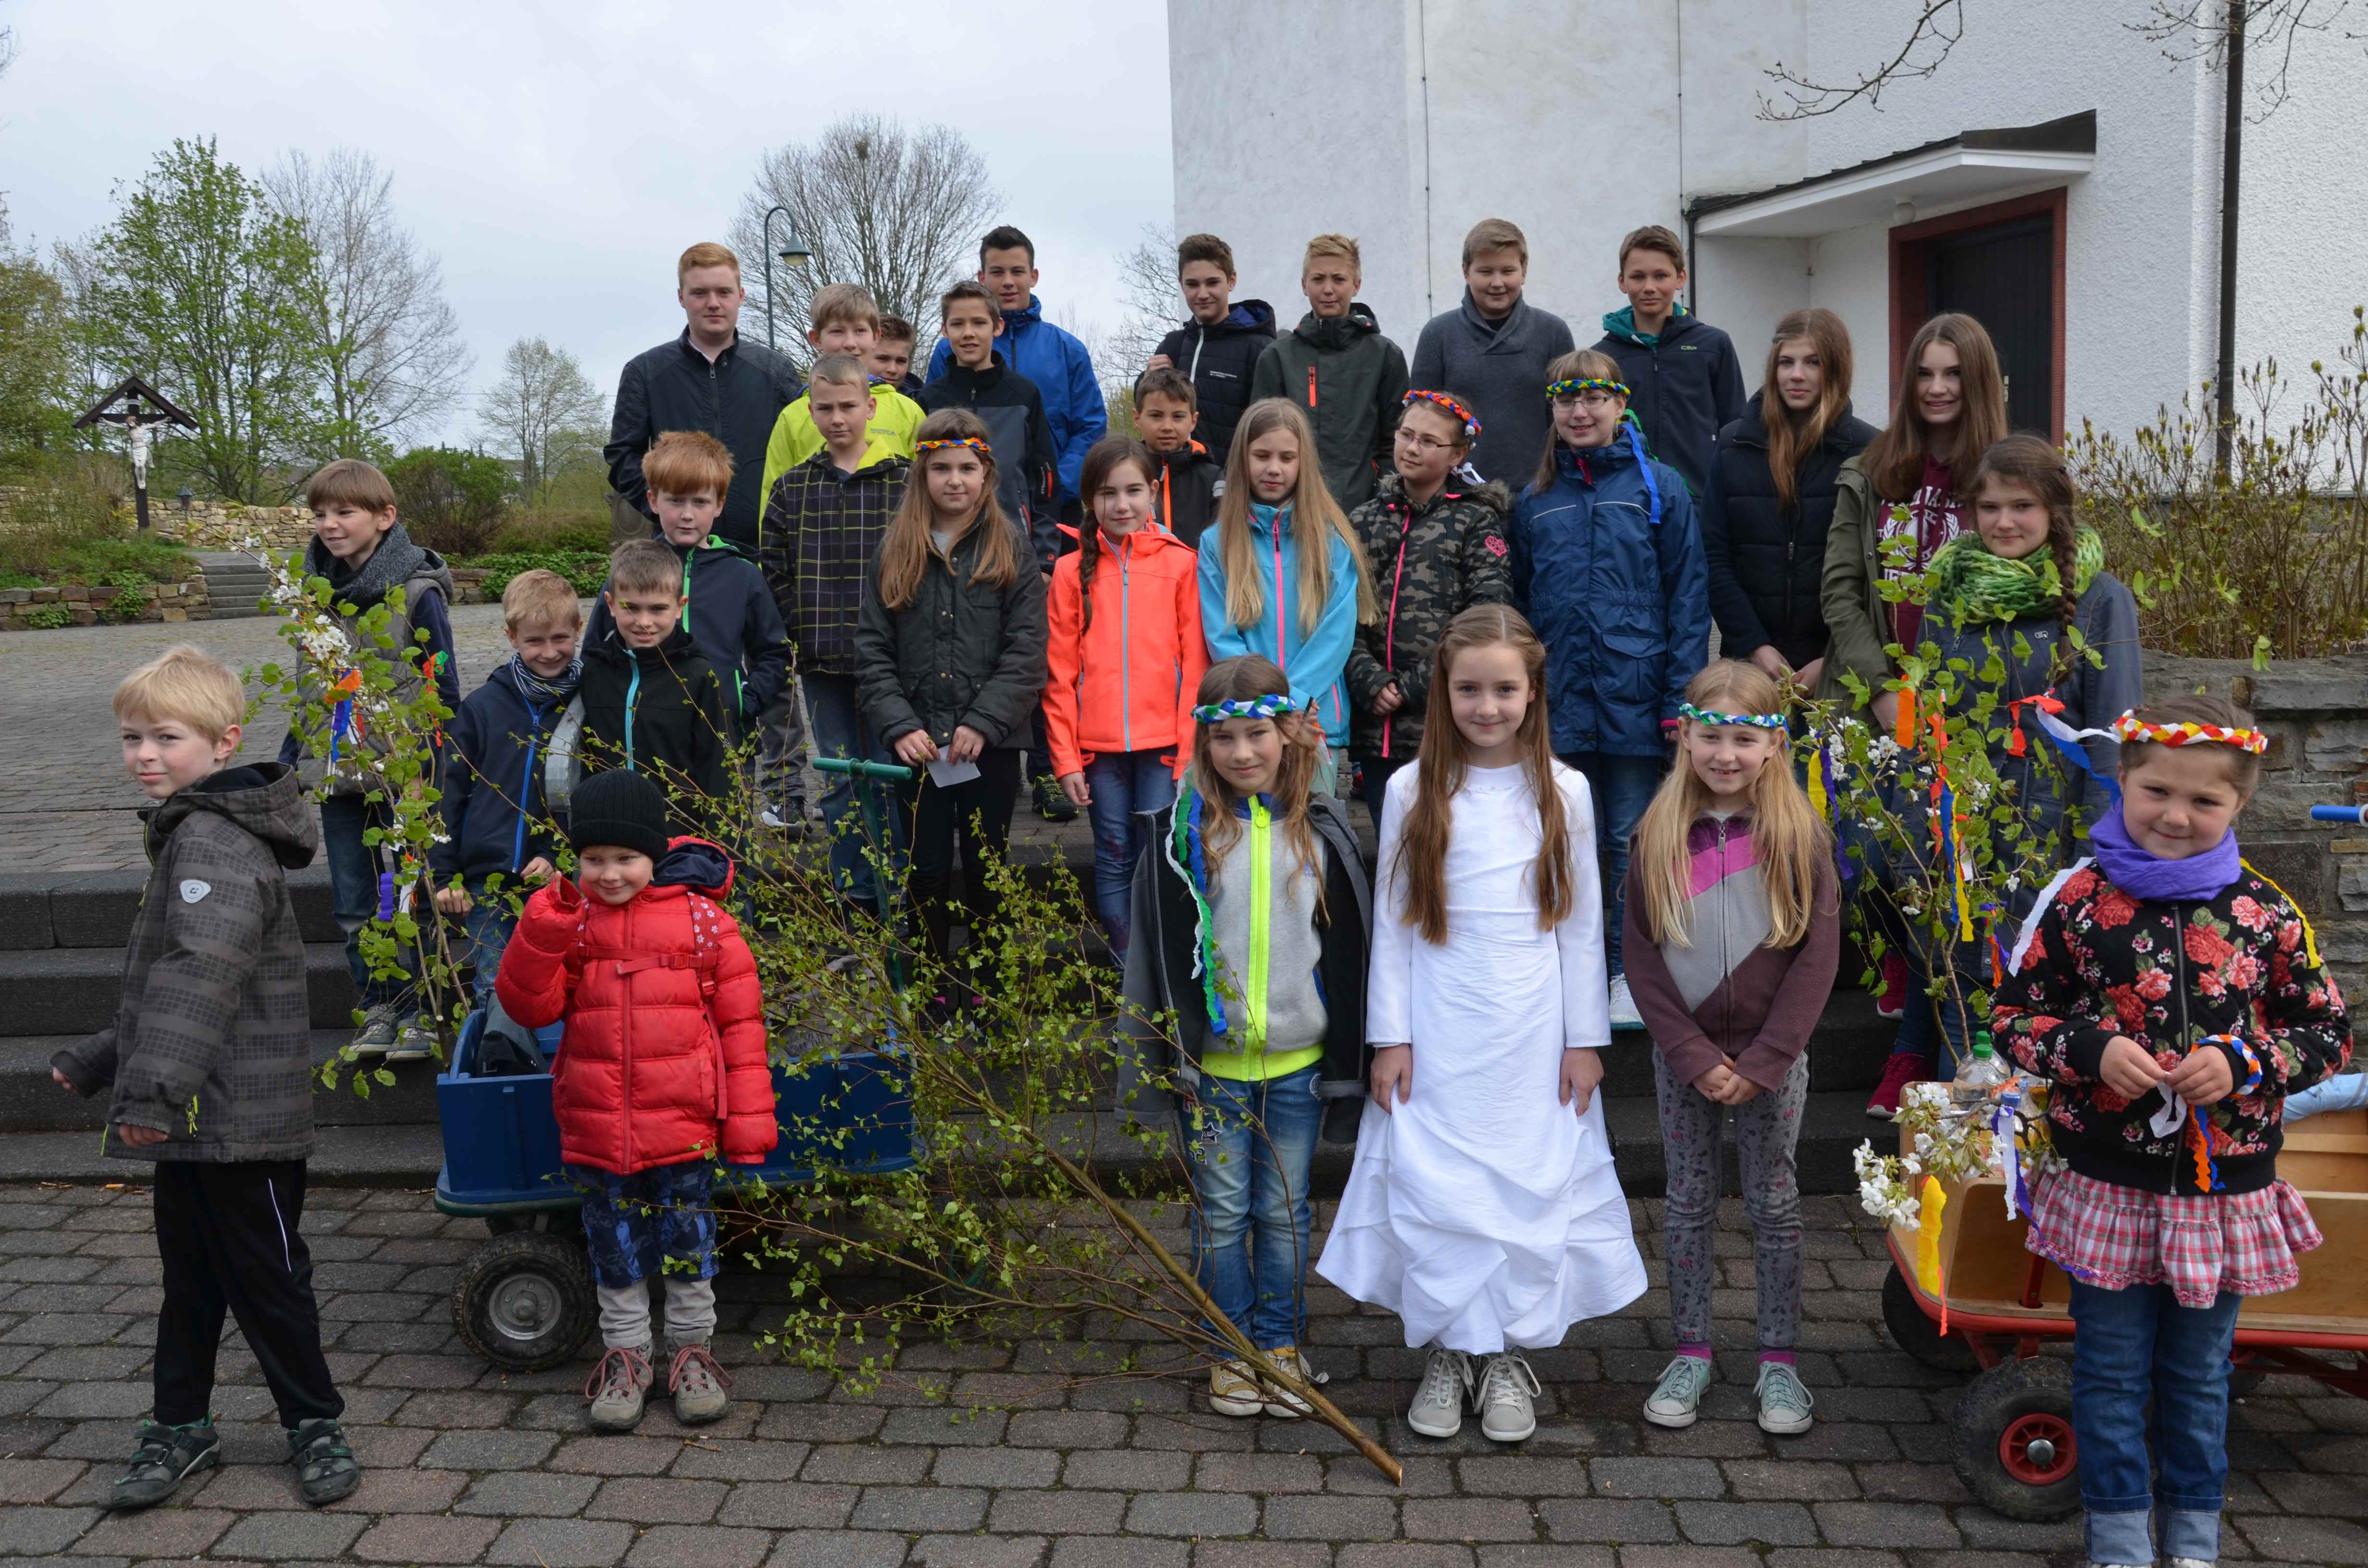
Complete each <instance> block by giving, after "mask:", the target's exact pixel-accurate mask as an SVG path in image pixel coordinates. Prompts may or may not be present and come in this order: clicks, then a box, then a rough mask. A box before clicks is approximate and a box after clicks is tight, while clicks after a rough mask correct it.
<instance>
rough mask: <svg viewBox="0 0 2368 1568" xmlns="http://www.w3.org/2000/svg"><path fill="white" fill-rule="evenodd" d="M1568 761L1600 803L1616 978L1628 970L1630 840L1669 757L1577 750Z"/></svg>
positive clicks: (1608, 934) (1609, 960)
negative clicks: (1624, 929) (1623, 933)
mask: <svg viewBox="0 0 2368 1568" xmlns="http://www.w3.org/2000/svg"><path fill="white" fill-rule="evenodd" d="M1562 760H1563V764H1564V766H1565V767H1575V768H1577V769H1578V771H1579V772H1581V773H1583V774H1585V775H1586V776H1587V792H1588V795H1589V796H1591V797H1592V798H1593V800H1594V802H1595V849H1596V854H1597V856H1598V858H1600V860H1601V861H1602V863H1603V866H1602V869H1603V950H1604V960H1605V962H1606V964H1607V966H1608V967H1609V968H1610V970H1611V977H1612V978H1613V979H1615V980H1616V979H1618V978H1619V977H1620V976H1621V975H1622V974H1623V973H1625V972H1626V971H1625V970H1623V969H1622V967H1621V963H1620V921H1621V912H1622V910H1623V909H1625V908H1626V907H1627V902H1628V841H1629V840H1630V839H1631V838H1633V837H1634V836H1635V834H1636V824H1637V823H1638V822H1640V821H1642V820H1643V818H1644V815H1645V807H1646V806H1649V805H1651V804H1652V803H1653V792H1654V791H1655V790H1658V789H1659V788H1660V787H1661V777H1662V775H1664V774H1666V773H1668V771H1669V759H1668V757H1667V756H1613V755H1612V754H1611V753H1610V752H1602V751H1573V752H1565V753H1563V754H1562Z"/></svg>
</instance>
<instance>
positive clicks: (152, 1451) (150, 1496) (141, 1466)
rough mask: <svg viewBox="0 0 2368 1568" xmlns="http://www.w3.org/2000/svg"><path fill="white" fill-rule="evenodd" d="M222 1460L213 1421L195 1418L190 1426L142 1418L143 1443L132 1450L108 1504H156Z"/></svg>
mask: <svg viewBox="0 0 2368 1568" xmlns="http://www.w3.org/2000/svg"><path fill="white" fill-rule="evenodd" d="M221 1462H222V1439H221V1438H219V1437H215V1436H214V1424H213V1423H212V1422H211V1421H192V1422H191V1423H189V1424H188V1426H162V1425H160V1424H159V1423H157V1422H154V1421H142V1423H140V1446H139V1448H137V1449H133V1450H132V1454H131V1463H130V1464H128V1465H125V1466H124V1467H123V1473H122V1474H121V1475H120V1476H118V1477H116V1478H115V1487H114V1490H113V1491H111V1492H109V1493H108V1497H107V1506H108V1507H110V1508H150V1507H154V1506H156V1505H157V1504H159V1503H162V1502H163V1501H164V1500H165V1498H167V1497H170V1496H171V1495H172V1494H174V1493H176V1492H177V1491H179V1490H180V1489H181V1483H183V1482H184V1481H187V1480H188V1478H189V1477H191V1476H193V1475H195V1474H197V1473H198V1471H201V1470H208V1469H211V1467H213V1466H214V1465H216V1464H219V1463H221Z"/></svg>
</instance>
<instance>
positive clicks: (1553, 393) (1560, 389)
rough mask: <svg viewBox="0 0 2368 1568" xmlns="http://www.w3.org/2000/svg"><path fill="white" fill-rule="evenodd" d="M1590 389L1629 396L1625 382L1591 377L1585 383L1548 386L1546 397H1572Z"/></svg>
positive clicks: (1576, 382)
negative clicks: (1599, 389)
mask: <svg viewBox="0 0 2368 1568" xmlns="http://www.w3.org/2000/svg"><path fill="white" fill-rule="evenodd" d="M1588 387H1601V388H1602V389H1603V390H1604V391H1605V392H1618V393H1619V394H1620V395H1621V396H1622V397H1626V396H1627V395H1628V385H1627V383H1626V382H1625V381H1605V380H1604V379H1603V378H1602V377H1600V376H1589V377H1588V378H1587V379H1586V380H1584V381H1554V382H1553V383H1551V384H1550V385H1548V386H1547V388H1546V395H1547V396H1548V397H1571V396H1576V395H1577V393H1579V392H1583V391H1585V390H1586V389H1587V388H1588Z"/></svg>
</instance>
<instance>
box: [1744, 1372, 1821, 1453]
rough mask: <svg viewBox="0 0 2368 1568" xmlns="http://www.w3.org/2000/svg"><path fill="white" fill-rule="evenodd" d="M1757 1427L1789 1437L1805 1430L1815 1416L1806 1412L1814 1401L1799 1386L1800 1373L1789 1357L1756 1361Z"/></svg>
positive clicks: (1813, 1420) (1779, 1435)
mask: <svg viewBox="0 0 2368 1568" xmlns="http://www.w3.org/2000/svg"><path fill="white" fill-rule="evenodd" d="M1752 1392H1754V1393H1756V1394H1758V1395H1759V1429H1760V1430H1761V1431H1762V1432H1773V1433H1775V1434H1776V1435H1777V1436H1778V1437H1791V1436H1792V1435H1793V1433H1795V1432H1805V1431H1807V1430H1808V1429H1809V1427H1810V1426H1811V1424H1812V1423H1814V1422H1815V1421H1816V1416H1814V1415H1810V1414H1809V1410H1810V1407H1811V1406H1813V1405H1815V1404H1816V1403H1817V1402H1816V1400H1815V1399H1812V1398H1811V1397H1810V1396H1809V1391H1808V1390H1807V1389H1805V1388H1803V1387H1802V1386H1801V1374H1800V1371H1799V1370H1798V1369H1796V1368H1795V1367H1794V1366H1793V1363H1791V1362H1790V1361H1762V1362H1760V1363H1759V1387H1758V1388H1756V1389H1754V1390H1753V1391H1752Z"/></svg>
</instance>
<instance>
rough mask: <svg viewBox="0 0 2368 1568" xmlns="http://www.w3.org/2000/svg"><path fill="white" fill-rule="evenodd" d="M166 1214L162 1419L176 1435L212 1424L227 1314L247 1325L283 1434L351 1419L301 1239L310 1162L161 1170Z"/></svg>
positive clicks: (161, 1227) (159, 1325) (159, 1367)
mask: <svg viewBox="0 0 2368 1568" xmlns="http://www.w3.org/2000/svg"><path fill="white" fill-rule="evenodd" d="M155 1213H156V1251H157V1253H158V1254H159V1255H160V1256H162V1257H163V1258H164V1262H165V1306H164V1310H163V1311H162V1312H159V1313H158V1314H157V1317H156V1371H155V1376H156V1419H157V1420H158V1421H160V1422H162V1423H164V1424H165V1425H166V1426H188V1424H189V1423H191V1422H193V1421H203V1420H205V1419H206V1417H207V1415H209V1413H210V1412H211V1406H212V1402H213V1392H214V1355H215V1352H216V1351H217V1350H218V1349H220V1348H221V1346H222V1314H223V1313H224V1312H229V1313H230V1314H231V1315H232V1316H233V1317H235V1318H237V1319H238V1327H239V1332H240V1333H241V1334H244V1335H246V1347H247V1348H248V1349H249V1350H251V1351H253V1352H254V1354H255V1358H256V1361H257V1362H259V1363H260V1364H261V1365H262V1368H263V1381H265V1382H266V1383H268V1384H269V1385H270V1387H271V1397H272V1399H273V1400H274V1401H275V1402H277V1403H278V1404H279V1424H280V1425H281V1426H286V1427H288V1428H289V1429H290V1430H291V1431H292V1430H293V1429H294V1428H295V1426H296V1425H297V1423H299V1422H301V1421H309V1420H312V1419H313V1418H315V1417H317V1416H324V1415H325V1416H332V1417H334V1416H336V1415H342V1414H344V1412H345V1408H346V1402H345V1399H344V1397H343V1396H342V1395H340V1394H339V1393H338V1392H337V1387H336V1383H335V1382H334V1381H331V1379H330V1377H329V1362H328V1358H326V1357H325V1356H324V1355H322V1353H321V1309H320V1305H319V1303H318V1302H316V1301H314V1300H313V1255H312V1253H311V1251H310V1250H308V1249H307V1248H306V1247H305V1245H304V1237H303V1233H302V1232H301V1231H300V1230H299V1229H298V1228H297V1227H298V1223H299V1221H302V1219H303V1216H304V1162H303V1161H302V1160H247V1161H238V1162H233V1163H230V1164H223V1165H214V1164H209V1163H206V1162H203V1161H198V1160H159V1161H157V1162H156V1195H155Z"/></svg>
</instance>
